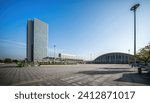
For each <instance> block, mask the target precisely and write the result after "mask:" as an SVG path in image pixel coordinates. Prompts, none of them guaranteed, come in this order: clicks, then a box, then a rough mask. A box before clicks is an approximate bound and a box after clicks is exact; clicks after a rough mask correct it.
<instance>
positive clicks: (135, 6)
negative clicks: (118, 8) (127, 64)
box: [130, 4, 140, 66]
mask: <svg viewBox="0 0 150 103" xmlns="http://www.w3.org/2000/svg"><path fill="white" fill-rule="evenodd" d="M139 6H140V4H135V5H133V6H132V7H131V9H130V10H131V11H133V12H134V66H135V65H136V57H135V56H136V9H137V8H138V7H139Z"/></svg>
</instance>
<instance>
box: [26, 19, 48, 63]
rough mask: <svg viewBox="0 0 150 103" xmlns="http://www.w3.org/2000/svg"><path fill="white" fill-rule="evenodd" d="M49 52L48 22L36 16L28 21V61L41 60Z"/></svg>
mask: <svg viewBox="0 0 150 103" xmlns="http://www.w3.org/2000/svg"><path fill="white" fill-rule="evenodd" d="M47 54H48V24H46V23H45V22H43V21H41V20H39V19H36V18H34V20H28V21H27V61H29V62H32V61H33V62H34V61H40V60H42V59H43V58H44V57H47Z"/></svg>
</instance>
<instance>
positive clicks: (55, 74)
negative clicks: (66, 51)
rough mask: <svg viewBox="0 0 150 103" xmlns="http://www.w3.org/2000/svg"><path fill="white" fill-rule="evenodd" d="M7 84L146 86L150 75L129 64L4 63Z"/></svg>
mask: <svg viewBox="0 0 150 103" xmlns="http://www.w3.org/2000/svg"><path fill="white" fill-rule="evenodd" d="M0 85H1V86H2V85H4V86H7V85H9V86H16V85H18V86H32V85H33V86H146V85H150V74H148V73H147V71H142V74H138V73H137V68H131V67H130V66H129V65H127V64H78V65H45V66H44V65H43V66H34V67H16V66H15V64H7V65H6V64H0Z"/></svg>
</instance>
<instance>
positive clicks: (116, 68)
mask: <svg viewBox="0 0 150 103" xmlns="http://www.w3.org/2000/svg"><path fill="white" fill-rule="evenodd" d="M99 69H131V68H99Z"/></svg>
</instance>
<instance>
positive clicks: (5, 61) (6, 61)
mask: <svg viewBox="0 0 150 103" xmlns="http://www.w3.org/2000/svg"><path fill="white" fill-rule="evenodd" d="M11 62H12V60H11V59H10V58H6V59H5V60H4V63H11Z"/></svg>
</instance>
